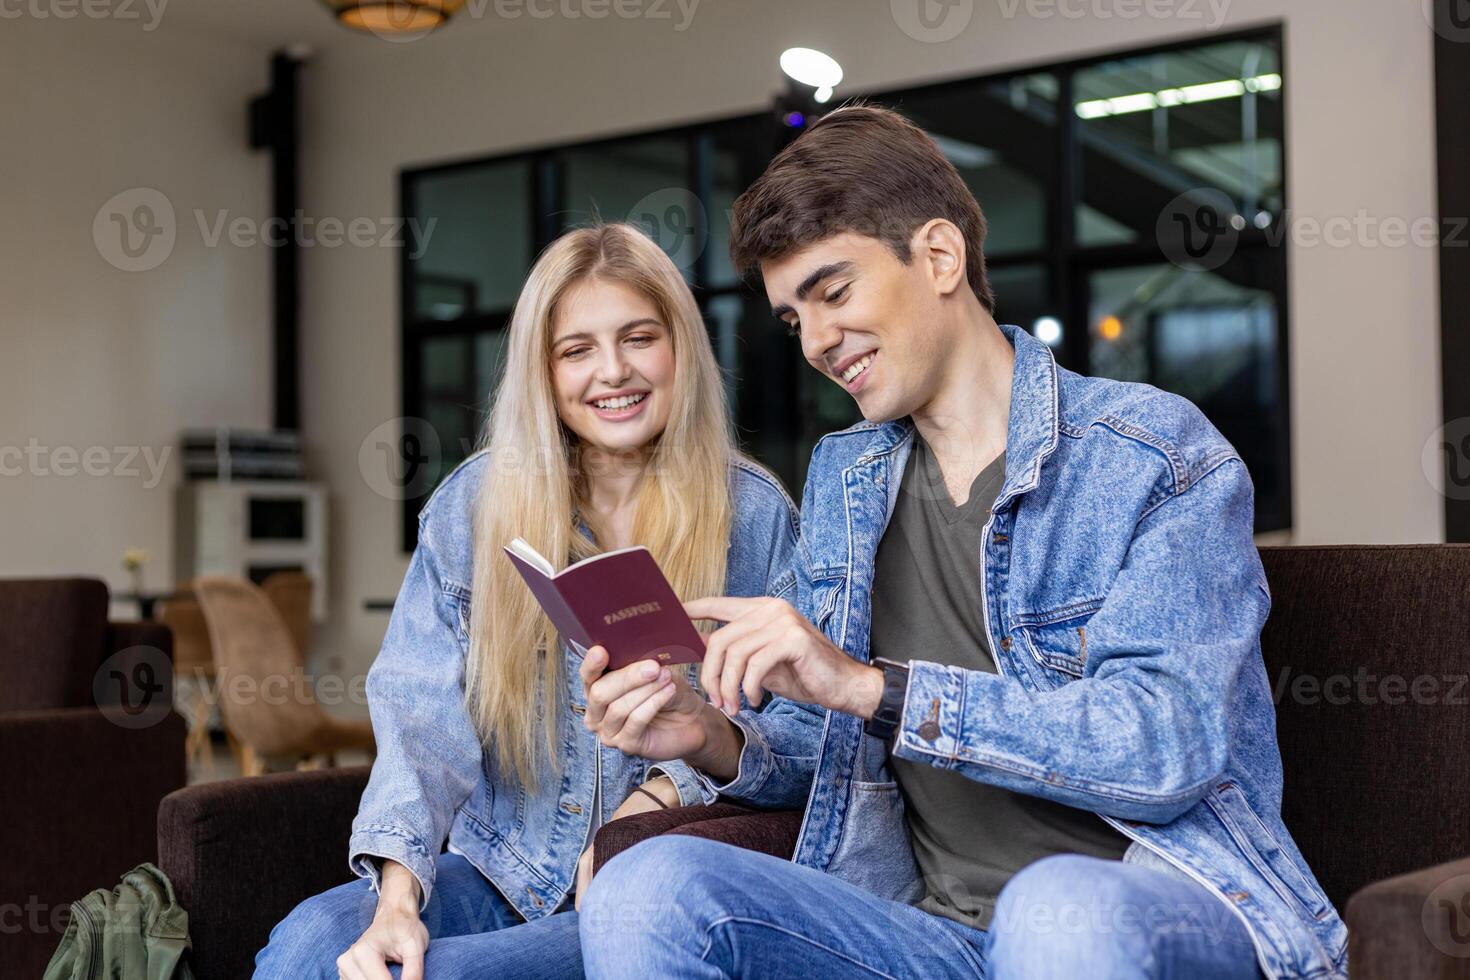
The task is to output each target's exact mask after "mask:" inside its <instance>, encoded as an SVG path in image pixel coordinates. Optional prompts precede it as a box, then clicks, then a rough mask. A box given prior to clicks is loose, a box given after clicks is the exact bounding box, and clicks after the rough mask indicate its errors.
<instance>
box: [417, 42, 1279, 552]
mask: <svg viewBox="0 0 1470 980" xmlns="http://www.w3.org/2000/svg"><path fill="white" fill-rule="evenodd" d="M1237 41H1243V42H1263V43H1268V44H1271V45H1273V46H1274V48H1275V50H1276V52H1277V57H1278V64H1279V66H1280V67H1279V70H1280V74H1281V77H1282V92H1281V97H1280V103H1281V110H1280V111H1281V114H1282V122H1281V137H1280V140H1281V172H1282V188H1281V205H1280V210H1279V211H1278V212H1277V214H1276V215H1275V216H1274V219H1273V222H1272V224H1271V225H1270V226H1268V227H1267V228H1265V229H1258V228H1255V227H1253V226H1248V227H1247V228H1246V229H1244V230H1242V231H1240V232H1239V235H1238V238H1237V241H1236V245H1235V247H1234V251H1233V253H1232V255H1231V257H1230V259H1229V260H1228V261H1227V263H1226V264H1227V265H1229V263H1231V262H1241V263H1250V264H1252V265H1253V266H1254V267H1255V268H1254V273H1255V274H1256V275H1257V280H1256V281H1257V285H1256V286H1255V288H1257V289H1260V290H1262V291H1263V292H1266V293H1269V294H1270V295H1271V297H1272V299H1273V301H1274V303H1275V312H1276V346H1275V352H1276V385H1277V391H1276V402H1275V412H1274V416H1275V418H1274V420H1273V421H1274V424H1275V427H1276V431H1277V432H1278V433H1279V442H1278V446H1277V459H1276V466H1277V473H1278V478H1279V480H1280V488H1281V489H1280V493H1279V495H1278V496H1277V497H1276V498H1275V499H1274V500H1267V501H1264V502H1263V501H1262V500H1260V499H1258V500H1257V511H1256V531H1257V532H1258V533H1261V532H1269V531H1283V530H1289V529H1290V528H1291V526H1292V513H1293V487H1292V479H1291V460H1292V451H1291V436H1292V433H1291V424H1290V420H1291V401H1290V395H1291V384H1290V377H1291V367H1290V365H1291V352H1290V346H1289V340H1290V333H1291V331H1290V303H1289V289H1288V287H1289V266H1288V263H1289V249H1287V248H1285V247H1283V245H1282V242H1283V241H1284V239H1283V238H1282V237H1281V235H1280V231H1281V229H1280V224H1281V222H1282V221H1284V220H1285V218H1284V216H1285V215H1287V214H1289V213H1290V198H1289V192H1290V188H1289V185H1288V182H1287V181H1286V178H1285V175H1286V174H1288V173H1289V172H1290V171H1289V157H1288V154H1289V152H1290V147H1289V144H1290V139H1289V133H1290V130H1289V126H1288V121H1287V119H1286V111H1287V110H1286V103H1287V99H1286V97H1285V87H1286V85H1288V84H1290V71H1289V69H1288V66H1287V64H1286V46H1285V37H1284V28H1283V25H1282V24H1281V23H1280V22H1275V23H1270V24H1265V25H1261V26H1256V27H1251V28H1246V29H1242V30H1238V31H1232V32H1219V33H1210V34H1202V35H1195V36H1191V37H1188V38H1181V39H1178V40H1175V41H1170V42H1166V43H1161V44H1155V45H1150V46H1146V47H1139V48H1135V47H1127V48H1118V49H1113V50H1109V51H1104V52H1098V53H1095V54H1091V55H1087V56H1085V57H1079V58H1074V59H1069V60H1065V61H1060V62H1046V63H1041V62H1038V63H1033V64H1028V65H1022V66H1017V67H1013V68H1008V69H1006V70H1004V71H1000V72H992V73H985V74H978V75H976V74H968V75H964V76H960V77H955V78H949V79H941V80H938V81H933V82H927V83H924V84H920V85H905V86H895V87H892V88H886V89H877V90H872V91H869V92H867V93H864V94H862V95H861V96H858V95H852V96H849V97H861V98H864V99H867V100H870V101H873V102H876V103H879V104H882V105H889V106H894V107H895V108H898V109H899V110H900V111H902V109H903V106H904V101H905V99H907V98H910V97H913V96H919V95H930V94H936V93H942V92H943V91H944V90H946V89H960V88H972V87H974V86H975V85H977V84H991V83H999V82H1007V81H1010V80H1012V79H1017V78H1023V77H1026V76H1034V75H1039V74H1049V75H1053V76H1055V78H1056V80H1057V83H1058V91H1057V98H1056V104H1057V105H1058V106H1059V107H1060V106H1070V105H1071V104H1072V103H1073V101H1074V96H1073V80H1074V78H1075V75H1076V73H1077V72H1078V71H1081V70H1084V69H1087V68H1089V67H1093V66H1096V65H1100V64H1105V63H1108V62H1115V61H1119V60H1123V59H1137V58H1146V57H1149V56H1154V55H1160V54H1168V53H1171V52H1177V51H1187V50H1190V49H1197V48H1201V47H1209V46H1213V45H1217V44H1224V43H1229V42H1237ZM1057 118H1058V119H1059V120H1065V121H1066V124H1065V125H1056V126H1055V127H1054V129H1055V132H1054V133H1053V138H1054V145H1053V147H1052V153H1053V155H1054V163H1055V174H1056V181H1055V186H1054V187H1050V188H1048V193H1047V195H1046V196H1047V218H1046V230H1045V235H1046V244H1045V245H1044V246H1043V247H1042V248H1040V249H1035V250H1031V251H1026V252H1014V253H1007V254H996V255H993V256H992V255H990V254H989V253H987V264H988V266H989V268H990V269H991V270H992V271H995V270H1004V269H1008V268H1021V267H1032V268H1035V267H1040V268H1042V269H1045V270H1046V277H1047V292H1048V294H1049V295H1050V297H1051V299H1052V301H1053V303H1054V305H1055V307H1056V310H1057V314H1058V316H1059V318H1060V319H1061V320H1062V321H1063V323H1064V324H1066V325H1067V329H1066V330H1065V332H1064V334H1063V338H1062V343H1061V345H1060V347H1058V348H1057V349H1056V355H1057V360H1058V362H1059V363H1060V364H1062V366H1064V367H1069V368H1072V369H1073V370H1078V371H1082V372H1083V373H1086V369H1087V366H1088V363H1089V354H1090V349H1089V344H1090V342H1091V331H1090V330H1088V329H1086V328H1085V327H1086V325H1087V324H1088V322H1089V306H1090V301H1091V297H1090V295H1089V277H1090V276H1091V275H1092V274H1093V273H1095V272H1098V271H1102V270H1106V269H1113V268H1124V267H1128V266H1143V265H1151V264H1159V263H1165V262H1168V261H1169V257H1168V255H1167V254H1166V253H1165V251H1164V249H1163V248H1162V247H1161V246H1160V245H1159V243H1158V242H1157V241H1156V240H1140V241H1137V242H1131V243H1124V244H1107V245H1091V246H1084V245H1079V244H1078V243H1077V240H1076V227H1075V224H1076V214H1077V208H1078V203H1079V201H1080V198H1081V187H1080V181H1079V176H1080V167H1081V163H1080V158H1079V155H1078V154H1079V151H1078V139H1077V134H1078V125H1079V119H1078V117H1077V115H1076V113H1075V112H1071V111H1068V112H1060V111H1059V112H1058V114H1057ZM741 125H746V126H752V127H757V128H760V130H761V131H762V132H766V133H768V134H769V137H770V143H769V150H770V155H772V156H773V155H774V154H775V152H776V151H777V150H779V148H780V145H781V142H782V132H781V128H780V125H779V122H777V120H776V114H775V112H773V111H763V112H757V113H743V114H732V115H725V116H718V117H711V118H709V119H703V120H699V121H695V122H691V123H685V124H682V125H678V126H671V127H659V128H653V129H633V130H626V131H620V132H617V133H614V134H610V135H604V136H600V137H597V138H594V139H587V140H571V141H564V142H560V143H555V144H542V145H537V146H532V147H525V148H518V149H512V150H505V151H501V152H497V153H495V154H491V155H486V156H476V157H470V158H465V159H459V160H454V161H449V162H443V163H437V164H431V165H426V166H416V167H405V168H403V169H401V170H400V171H399V174H398V198H399V213H400V214H402V215H404V217H405V219H407V220H416V219H418V218H419V217H420V216H419V215H418V213H417V210H416V208H415V206H414V202H415V198H414V182H415V181H417V180H419V179H422V178H424V177H427V176H434V175H440V174H444V173H448V172H451V171H454V170H458V169H464V168H474V167H483V166H486V165H491V164H498V163H503V162H506V161H508V160H511V159H518V158H528V159H529V161H530V165H531V171H532V174H531V181H532V193H531V194H530V195H529V196H528V200H527V206H528V207H530V208H531V211H532V214H531V228H532V234H533V242H532V243H531V244H532V247H531V251H530V255H531V256H532V261H534V257H535V256H536V255H538V254H539V253H540V252H541V251H542V249H544V248H545V247H546V246H547V245H548V244H550V243H551V241H553V240H554V239H555V238H556V237H557V236H558V235H559V234H561V233H563V231H565V230H566V228H565V227H563V226H562V225H561V222H560V218H561V217H562V215H563V212H562V210H561V208H562V207H563V204H562V202H561V191H562V184H563V178H562V174H561V173H560V171H559V169H558V167H559V165H558V154H560V153H563V152H565V151H567V150H571V149H577V150H587V149H592V150H595V149H596V148H598V147H610V146H613V145H615V144H617V143H619V142H623V141H627V140H638V139H658V138H674V137H677V138H683V139H685V140H687V141H688V146H689V153H688V161H689V165H688V174H687V181H688V183H687V186H688V188H689V189H690V190H691V191H692V192H693V193H695V194H696V195H697V196H698V198H699V199H700V201H701V203H705V202H707V201H708V200H709V196H710V195H709V190H710V186H711V171H710V166H709V152H708V149H709V135H710V134H711V133H712V132H713V131H714V130H716V129H717V128H718V127H721V126H741ZM767 159H769V158H767ZM980 203H981V206H982V207H984V204H985V202H984V201H981V202H980ZM704 230H705V229H701V231H704ZM708 247H709V245H708V243H707V244H706V247H705V249H703V250H701V252H700V254H699V257H698V258H697V259H696V260H695V262H694V263H693V265H692V267H691V269H690V279H691V283H690V285H691V288H692V290H693V292H694V295H695V298H696V300H697V302H698V304H699V308H700V310H701V312H702V313H705V314H706V316H707V315H708V310H709V304H710V303H711V302H712V301H714V300H715V299H717V298H720V297H724V296H731V295H740V296H743V297H746V298H749V297H751V295H752V290H751V287H750V286H749V285H748V284H742V283H737V284H733V285H722V286H711V285H710V284H709V281H708V262H707V252H708ZM399 276H400V280H399V282H400V297H399V298H400V318H399V355H400V381H401V386H402V387H401V405H402V416H403V418H405V419H414V418H422V417H424V416H426V414H427V412H426V411H425V403H424V401H423V390H422V383H421V378H422V374H421V369H422V366H423V365H422V357H421V353H422V352H421V350H420V342H421V341H423V340H425V339H428V338H434V337H443V336H456V335H466V336H473V335H476V334H479V333H482V332H485V331H488V330H499V329H504V328H505V327H506V326H507V325H508V323H509V318H510V312H511V311H510V309H509V308H504V309H498V310H494V311H490V312H483V313H482V312H476V313H474V314H472V315H469V316H465V317H461V318H459V319H456V320H452V321H441V320H432V319H427V318H418V317H416V316H415V311H414V303H415V293H414V289H413V276H414V269H413V262H412V258H411V256H410V255H409V254H408V250H407V249H403V250H400V264H399ZM759 301H760V302H762V303H763V302H764V297H760V298H759ZM1023 326H1024V325H1023ZM772 330H773V331H780V330H781V326H780V324H777V323H776V322H775V321H774V320H773V321H772ZM791 357H792V359H793V361H792V363H793V364H794V363H795V359H799V357H800V354H799V352H798V351H797V350H796V349H795V347H794V346H793V347H792V348H791ZM786 374H787V373H786V372H781V376H780V377H779V378H778V379H777V387H778V388H784V389H785V391H784V392H783V395H784V398H785V401H784V402H783V403H782V404H787V405H798V404H799V399H800V395H799V392H797V391H796V388H797V386H798V385H797V382H796V381H795V380H794V378H795V376H794V374H792V375H791V376H790V377H787V376H786ZM770 382H771V379H770V378H769V377H766V376H762V390H763V393H765V392H767V391H768V390H769V387H768V386H769V384H770ZM476 394H477V401H480V402H483V401H484V399H485V398H486V397H487V396H488V394H489V393H488V392H480V393H476ZM737 401H739V400H737ZM742 404H743V403H742ZM754 421H758V420H756V419H750V418H737V422H738V423H741V424H742V427H743V428H747V429H748V428H749V427H750V423H751V422H754ZM802 424H803V423H802V422H801V421H800V420H799V419H798V420H795V421H793V423H792V428H793V429H799V428H801V426H802ZM774 468H776V469H777V470H778V472H779V471H780V470H783V469H786V470H788V474H787V475H788V476H789V475H790V471H789V463H788V465H785V466H776V467H774ZM804 471H805V467H804V465H802V466H801V467H800V469H799V470H798V471H797V472H798V473H804ZM794 489H795V488H794ZM431 492H432V491H428V492H426V493H424V494H423V495H420V496H417V497H409V498H407V499H405V500H404V501H403V510H402V518H403V522H402V547H403V551H404V552H405V553H407V552H410V551H412V550H413V547H414V545H415V543H416V540H417V532H418V525H417V517H418V513H419V511H420V509H421V507H422V505H423V503H424V502H425V501H426V500H427V499H428V496H429V493H431Z"/></svg>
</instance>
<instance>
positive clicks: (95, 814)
mask: <svg viewBox="0 0 1470 980" xmlns="http://www.w3.org/2000/svg"><path fill="white" fill-rule="evenodd" d="M0 746H4V748H3V750H0V787H3V790H0V827H4V828H5V836H6V842H7V844H8V845H9V846H8V848H7V854H6V859H5V872H4V874H0V908H15V909H19V910H21V913H22V915H23V916H24V917H25V920H26V921H25V922H24V923H23V928H22V930H21V933H20V934H19V935H18V936H15V937H7V939H6V942H5V946H6V948H7V950H8V952H7V954H6V966H5V968H4V969H3V970H0V972H3V973H5V974H6V975H13V976H23V977H31V976H40V975H41V972H42V970H43V969H44V968H45V966H46V962H47V961H48V960H49V959H50V957H51V953H52V952H54V951H55V949H56V945H57V943H59V942H60V941H61V934H62V932H63V931H65V926H66V919H67V911H66V910H67V907H68V906H69V905H70V904H71V903H72V902H74V901H76V900H77V899H79V898H81V897H82V896H84V895H86V894H87V893H88V892H90V891H92V890H93V889H96V888H104V887H106V888H110V887H112V886H113V885H115V884H116V883H117V880H118V879H119V878H120V877H121V876H122V875H123V873H124V872H126V871H128V870H129V869H130V868H133V867H134V866H136V865H138V864H141V863H142V862H144V861H152V860H155V859H156V856H157V854H156V851H155V846H156V839H155V836H154V815H155V814H156V813H157V811H158V802H159V800H161V799H163V797H164V796H165V795H166V794H167V793H169V792H171V791H173V790H175V789H177V788H178V787H180V786H182V785H184V719H183V718H181V717H179V715H177V714H175V713H174V712H173V711H167V712H166V713H165V714H164V715H163V716H162V717H161V718H160V720H159V721H157V722H156V723H154V724H151V725H148V726H146V727H142V728H136V729H129V728H122V727H119V726H118V725H115V724H113V722H112V721H110V720H108V718H107V716H105V715H104V714H103V713H102V712H101V711H98V710H97V709H96V708H50V709H45V710H40V711H13V712H6V713H4V714H0ZM5 931H8V930H4V929H0V932H5ZM12 939H14V940H15V942H12V941H11V940H12ZM12 971H14V972H13V973H12Z"/></svg>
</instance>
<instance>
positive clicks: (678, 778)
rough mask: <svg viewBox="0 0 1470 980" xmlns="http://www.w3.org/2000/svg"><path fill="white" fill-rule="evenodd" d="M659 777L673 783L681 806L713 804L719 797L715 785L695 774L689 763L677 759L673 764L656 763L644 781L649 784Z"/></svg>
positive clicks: (649, 768)
mask: <svg viewBox="0 0 1470 980" xmlns="http://www.w3.org/2000/svg"><path fill="white" fill-rule="evenodd" d="M658 776H667V777H668V778H669V779H670V780H672V781H673V783H674V789H675V790H677V791H678V793H679V805H680V806H697V805H698V804H700V803H713V802H714V801H715V798H716V797H717V796H719V794H718V793H717V792H715V788H714V783H712V782H710V780H709V778H708V777H706V776H704V775H703V774H702V773H698V772H695V771H694V767H693V766H691V765H689V764H688V763H687V762H682V761H680V760H677V759H676V760H674V761H672V762H656V763H654V764H653V765H651V766H649V767H648V773H647V774H646V775H645V776H644V781H645V782H647V781H648V780H650V779H654V778H656V777H658Z"/></svg>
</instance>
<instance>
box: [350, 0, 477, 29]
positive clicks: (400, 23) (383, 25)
mask: <svg viewBox="0 0 1470 980" xmlns="http://www.w3.org/2000/svg"><path fill="white" fill-rule="evenodd" d="M322 2H323V3H324V4H326V5H327V9H328V10H330V11H332V13H333V14H334V15H335V16H336V18H337V20H338V21H339V22H340V23H342V24H344V25H346V26H347V27H351V28H353V29H355V30H359V31H364V32H366V33H369V34H376V35H378V36H379V37H385V36H392V35H400V34H403V35H413V34H427V33H428V32H429V31H432V30H433V29H434V28H436V27H438V26H439V25H440V24H443V23H444V22H445V21H447V20H448V19H449V18H450V17H451V16H452V15H453V14H454V12H455V11H456V10H458V9H459V8H461V7H463V6H464V4H465V0H322Z"/></svg>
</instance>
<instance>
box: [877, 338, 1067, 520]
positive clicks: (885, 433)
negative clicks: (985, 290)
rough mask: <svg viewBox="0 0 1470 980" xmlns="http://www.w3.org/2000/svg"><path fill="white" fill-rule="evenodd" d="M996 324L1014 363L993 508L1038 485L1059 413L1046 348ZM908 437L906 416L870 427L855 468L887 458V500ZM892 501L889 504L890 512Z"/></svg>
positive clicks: (898, 475) (910, 445)
mask: <svg viewBox="0 0 1470 980" xmlns="http://www.w3.org/2000/svg"><path fill="white" fill-rule="evenodd" d="M999 326H1000V331H1001V333H1002V334H1004V335H1005V338H1006V340H1007V341H1009V342H1010V343H1011V345H1012V346H1013V347H1015V349H1016V362H1015V366H1014V368H1013V369H1012V372H1011V408H1010V419H1009V421H1008V422H1007V426H1006V447H1005V448H1006V478H1005V482H1004V483H1003V484H1002V485H1001V491H1000V495H999V496H998V497H997V498H996V501H995V509H997V510H999V509H1000V508H1001V507H1003V506H1005V504H1006V503H1008V502H1009V501H1010V500H1011V499H1012V498H1014V497H1017V496H1019V495H1020V494H1023V493H1026V492H1027V491H1029V490H1034V489H1035V488H1036V487H1037V485H1038V484H1040V482H1041V466H1042V464H1043V463H1044V462H1045V461H1046V458H1047V457H1048V456H1050V455H1051V454H1052V452H1053V451H1054V450H1055V449H1056V448H1057V434H1058V431H1059V429H1058V427H1059V419H1060V415H1061V410H1060V407H1059V403H1058V399H1059V386H1058V384H1057V362H1056V358H1055V357H1053V356H1052V352H1051V348H1049V347H1047V346H1046V345H1045V344H1043V343H1042V342H1041V341H1039V340H1037V339H1036V338H1034V337H1032V336H1031V335H1030V334H1029V333H1027V332H1026V331H1024V330H1022V329H1021V328H1020V327H1018V326H1015V325H1014V324H1009V323H1006V324H1000V325H999ZM913 433H914V423H913V420H912V419H910V418H908V417H907V416H905V417H904V418H901V419H896V420H894V421H892V422H883V423H878V424H876V425H875V426H874V438H873V441H872V442H871V443H870V444H869V446H868V449H867V451H866V452H864V453H863V455H862V456H861V457H859V458H858V460H857V462H856V464H855V465H856V466H859V467H861V466H865V465H871V464H873V463H875V462H876V461H878V460H879V459H881V458H882V457H885V456H887V457H890V459H889V460H888V463H889V466H890V468H891V470H892V472H893V474H894V478H893V481H892V486H891V487H890V493H889V496H890V498H894V494H896V493H897V484H898V482H899V479H900V478H901V475H902V473H903V467H904V465H905V464H906V463H907V462H908V454H909V451H910V450H911V449H912V448H913V442H912V439H911V437H912V435H913ZM894 499H896V498H894ZM894 499H890V501H889V504H890V507H889V511H890V513H891V511H892V506H891V505H892V503H893V502H894Z"/></svg>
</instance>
